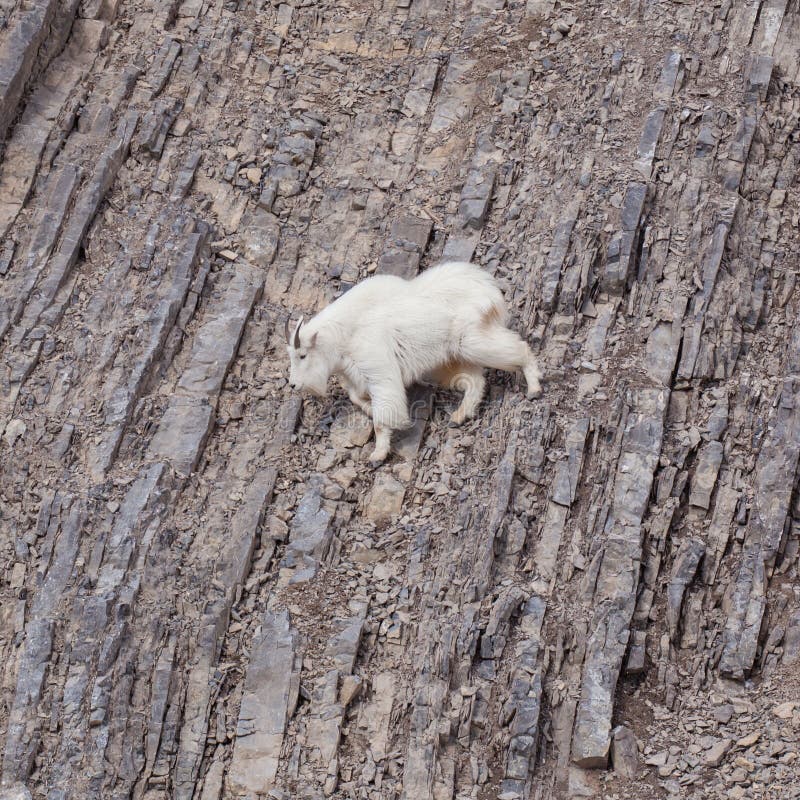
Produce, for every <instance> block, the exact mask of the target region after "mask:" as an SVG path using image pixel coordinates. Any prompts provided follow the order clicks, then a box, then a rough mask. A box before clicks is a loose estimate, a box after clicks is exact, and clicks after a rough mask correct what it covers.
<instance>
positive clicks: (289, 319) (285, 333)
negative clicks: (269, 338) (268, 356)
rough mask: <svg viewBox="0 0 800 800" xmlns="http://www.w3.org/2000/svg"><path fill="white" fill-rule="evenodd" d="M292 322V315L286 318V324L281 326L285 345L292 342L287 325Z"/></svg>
mask: <svg viewBox="0 0 800 800" xmlns="http://www.w3.org/2000/svg"><path fill="white" fill-rule="evenodd" d="M291 321H292V315H291V314H289V316H287V317H286V324H285V325H284V326H283V335H284V336H285V337H286V344H290V343H291V341H292V335H291V334H290V333H289V323H290V322H291Z"/></svg>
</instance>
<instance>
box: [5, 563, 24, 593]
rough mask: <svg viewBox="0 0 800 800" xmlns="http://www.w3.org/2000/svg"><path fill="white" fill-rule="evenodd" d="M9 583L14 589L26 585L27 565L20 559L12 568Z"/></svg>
mask: <svg viewBox="0 0 800 800" xmlns="http://www.w3.org/2000/svg"><path fill="white" fill-rule="evenodd" d="M8 585H9V586H10V587H11V588H12V589H21V588H22V587H23V586H24V585H25V565H24V564H23V563H22V562H21V561H18V562H17V563H16V564H14V566H13V567H12V568H11V578H10V579H9V582H8Z"/></svg>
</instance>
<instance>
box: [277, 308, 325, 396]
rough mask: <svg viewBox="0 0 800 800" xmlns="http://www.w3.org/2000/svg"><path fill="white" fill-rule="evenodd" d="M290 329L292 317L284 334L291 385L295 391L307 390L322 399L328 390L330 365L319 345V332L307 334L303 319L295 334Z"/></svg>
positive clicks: (296, 326)
mask: <svg viewBox="0 0 800 800" xmlns="http://www.w3.org/2000/svg"><path fill="white" fill-rule="evenodd" d="M290 328H291V325H290V317H287V318H286V326H285V328H284V332H285V334H286V349H287V350H288V352H289V384H290V386H291V387H292V388H293V389H305V390H307V391H309V392H311V394H315V395H317V397H322V396H324V395H325V392H326V391H327V388H328V377H329V376H330V365H329V364H328V359H327V357H326V354H325V353H324V352H323V350H322V348H321V347H319V346H318V344H317V332H316V331H315V332H314V333H311V334H309V333H307V332H306V331H305V330H304V329H303V318H302V317H300V319H299V320H298V322H297V325H295V327H294V333H291V331H290Z"/></svg>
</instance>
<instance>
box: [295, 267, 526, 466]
mask: <svg viewBox="0 0 800 800" xmlns="http://www.w3.org/2000/svg"><path fill="white" fill-rule="evenodd" d="M505 323H506V308H505V303H504V301H503V295H502V293H501V292H500V289H499V287H498V286H497V284H496V283H495V281H494V279H493V278H492V277H491V276H490V275H489V274H488V273H486V272H484V271H483V270H481V269H480V268H478V267H476V266H474V265H472V264H465V263H446V264H440V265H438V266H435V267H432V268H431V269H429V270H426V271H425V272H423V273H422V274H420V275H419V276H417V277H416V278H414V279H413V280H410V281H409V280H404V279H403V278H398V277H395V276H392V275H376V276H373V277H371V278H367V279H366V280H364V281H362V282H361V283H359V284H357V285H356V286H354V287H353V288H352V289H350V291H348V292H346V293H345V294H343V295H342V296H341V297H339V298H338V299H337V300H335V301H334V302H333V303H331V304H330V305H329V306H328V307H327V308H325V309H323V310H322V311H321V312H320V313H319V314H317V315H316V316H315V317H314V318H313V319H311V320H309V321H308V322H307V323H305V324H304V323H303V318H302V317H301V318H300V320H299V322H298V323H297V324H296V326H295V328H294V332H293V333H292V332H291V331H290V327H289V319H287V320H286V330H285V332H286V342H287V345H288V351H289V361H290V371H289V383H290V384H291V386H292V388H294V389H306V390H308V391H310V392H311V393H312V394H315V395H317V396H319V397H321V396H323V395H324V394H325V393H326V391H327V385H328V378H329V377H330V376H331V375H336V376H337V377H338V378H339V380H340V382H341V383H342V386H343V387H344V389H345V390H346V391H347V394H348V396H349V397H350V400H352V402H353V403H355V405H357V406H358V407H359V408H360V409H362V411H364V412H365V413H366V414H368V415H369V416H371V417H372V420H373V424H374V427H375V449H374V450H373V452H372V455H371V456H370V460H371V461H374V462H378V461H383V460H384V459H385V458H386V456H387V455H388V454H389V444H390V439H391V434H392V430H401V429H403V428H407V427H409V426H410V425H411V419H410V418H409V413H408V404H407V399H406V387H408V386H410V385H411V384H413V383H414V382H415V381H419V380H422V379H429V380H433V381H435V382H436V383H438V384H440V385H442V386H445V387H446V388H450V389H460V390H462V391H463V392H464V396H463V398H462V400H461V404H460V405H459V407H458V408H457V409H456V410H455V411H454V412H453V414H452V417H451V419H452V421H453V422H454V423H456V424H460V423H462V422H464V420H466V419H468V418H470V417H472V416H474V415H475V412H476V411H477V408H478V405H479V403H480V401H481V398H482V397H483V393H484V390H485V387H486V378H485V377H484V368H486V367H488V368H491V369H501V370H508V371H513V370H518V369H520V370H522V372H523V373H524V375H525V381H526V382H527V385H528V397H538V396H539V395H540V394H541V388H540V386H539V378H540V377H541V373H540V372H539V368H538V366H537V364H536V359H535V358H534V356H533V353H532V352H531V349H530V347H528V345H527V344H526V343H525V342H524V341H523V340H522V338H520V336H519V335H518V334H516V333H514V332H513V331H510V330H508V328H506V326H505Z"/></svg>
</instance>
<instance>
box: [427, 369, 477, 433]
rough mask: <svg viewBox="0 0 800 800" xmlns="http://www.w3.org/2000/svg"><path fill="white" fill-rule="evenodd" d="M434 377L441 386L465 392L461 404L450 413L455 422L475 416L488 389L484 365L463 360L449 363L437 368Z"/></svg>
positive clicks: (458, 423) (459, 422) (451, 419)
mask: <svg viewBox="0 0 800 800" xmlns="http://www.w3.org/2000/svg"><path fill="white" fill-rule="evenodd" d="M433 377H434V379H435V380H436V382H437V383H438V384H439V385H440V386H443V387H445V388H446V389H455V390H456V391H460V392H463V393H464V395H463V397H462V398H461V403H460V405H459V406H458V408H457V409H456V410H455V411H454V412H453V413H452V414H451V415H450V421H451V422H452V423H453V424H455V425H461V424H462V423H463V422H465V421H466V420H468V419H471V418H472V417H474V416H475V413H476V412H477V410H478V406H479V405H480V402H481V400H482V399H483V393H484V391H485V390H486V377H485V376H484V374H483V367H477V366H475V365H473V364H465V363H461V362H459V363H456V364H448V365H446V366H444V367H440V368H439V369H438V370H436V372H435V373H434V376H433Z"/></svg>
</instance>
